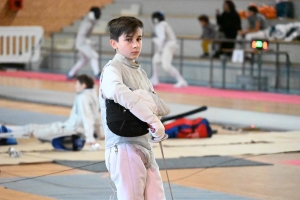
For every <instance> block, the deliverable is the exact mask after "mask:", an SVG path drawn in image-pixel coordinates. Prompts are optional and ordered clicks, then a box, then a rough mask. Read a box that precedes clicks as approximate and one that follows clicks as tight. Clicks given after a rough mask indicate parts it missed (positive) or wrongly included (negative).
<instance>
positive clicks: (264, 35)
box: [245, 29, 269, 41]
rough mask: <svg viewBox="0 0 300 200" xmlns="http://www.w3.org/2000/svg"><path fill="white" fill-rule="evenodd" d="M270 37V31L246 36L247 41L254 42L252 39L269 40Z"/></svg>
mask: <svg viewBox="0 0 300 200" xmlns="http://www.w3.org/2000/svg"><path fill="white" fill-rule="evenodd" d="M268 37H269V29H265V30H262V31H257V32H253V33H247V34H246V35H245V39H246V40H250V41H251V40H252V39H268Z"/></svg>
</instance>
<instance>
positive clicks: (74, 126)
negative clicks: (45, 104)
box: [0, 74, 103, 150]
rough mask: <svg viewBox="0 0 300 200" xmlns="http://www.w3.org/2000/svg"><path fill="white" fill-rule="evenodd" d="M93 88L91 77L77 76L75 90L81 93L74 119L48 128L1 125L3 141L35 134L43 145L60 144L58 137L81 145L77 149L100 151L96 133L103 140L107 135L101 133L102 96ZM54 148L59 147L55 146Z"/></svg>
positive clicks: (32, 125) (71, 116) (56, 123)
mask: <svg viewBox="0 0 300 200" xmlns="http://www.w3.org/2000/svg"><path fill="white" fill-rule="evenodd" d="M93 87H94V80H93V79H92V78H91V77H89V76H87V75H85V74H83V75H79V76H77V77H76V83H75V90H76V93H77V94H76V97H75V101H74V105H73V107H72V110H71V114H70V117H69V119H68V120H67V121H65V122H54V123H51V124H44V125H38V124H29V125H25V126H4V125H2V126H0V138H2V140H5V139H7V138H10V137H7V135H11V137H13V138H21V137H30V136H31V135H33V136H34V137H36V138H37V139H39V140H41V141H43V142H51V143H52V145H53V141H54V140H55V143H57V142H59V141H57V140H58V138H61V140H60V142H62V143H63V141H66V140H74V141H73V142H75V143H76V142H77V143H78V142H79V143H80V144H76V145H77V147H76V148H77V149H76V150H80V148H82V147H83V144H84V143H86V144H87V145H89V147H90V149H91V150H97V149H98V148H99V144H97V143H96V140H95V136H94V134H96V136H97V137H99V138H101V137H102V135H103V133H102V130H101V129H102V128H101V116H100V112H99V111H100V109H99V102H98V95H97V92H96V90H95V89H94V88H93ZM1 130H2V131H1ZM1 132H2V133H1ZM5 132H6V134H5ZM74 136H76V137H74ZM66 137H67V139H66ZM3 138H5V139H3ZM74 138H75V139H74ZM56 139H57V140H56ZM62 140H63V141H62ZM62 145H63V144H62ZM76 145H75V146H76ZM78 145H79V146H78ZM80 145H81V146H80ZM53 146H54V147H56V146H55V145H53ZM59 148H62V147H59ZM74 148H75V147H74ZM74 148H73V150H74Z"/></svg>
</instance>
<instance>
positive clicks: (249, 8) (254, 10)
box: [248, 6, 258, 14]
mask: <svg viewBox="0 0 300 200" xmlns="http://www.w3.org/2000/svg"><path fill="white" fill-rule="evenodd" d="M248 10H249V11H252V12H254V13H255V14H256V13H258V9H257V7H256V6H249V7H248Z"/></svg>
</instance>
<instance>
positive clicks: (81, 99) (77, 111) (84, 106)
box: [64, 89, 101, 143]
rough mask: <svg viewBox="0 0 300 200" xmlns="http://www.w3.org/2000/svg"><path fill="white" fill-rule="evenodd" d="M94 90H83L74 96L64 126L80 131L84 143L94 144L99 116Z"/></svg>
mask: <svg viewBox="0 0 300 200" xmlns="http://www.w3.org/2000/svg"><path fill="white" fill-rule="evenodd" d="M99 111H100V110H99V102H98V95H97V91H96V90H95V89H85V90H83V91H82V92H80V93H78V94H77V95H76V98H75V101H74V105H73V107H72V111H71V114H70V117H69V119H68V120H67V121H66V122H65V123H64V124H65V126H68V127H74V129H76V130H79V131H80V130H82V131H83V132H84V135H85V137H86V142H87V143H88V142H95V138H94V133H97V134H98V135H99V134H100V133H99V131H100V126H101V116H100V112H99Z"/></svg>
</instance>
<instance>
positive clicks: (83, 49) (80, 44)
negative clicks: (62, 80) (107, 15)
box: [68, 15, 100, 77]
mask: <svg viewBox="0 0 300 200" xmlns="http://www.w3.org/2000/svg"><path fill="white" fill-rule="evenodd" d="M95 24H96V20H95V19H91V17H89V15H87V16H85V18H84V19H83V20H82V22H81V24H80V26H79V30H78V33H77V37H76V42H75V47H76V49H77V50H78V51H79V54H80V59H79V60H78V61H77V63H76V64H75V65H74V66H73V68H72V69H71V70H70V72H69V73H68V76H69V77H73V76H74V75H75V74H76V72H77V71H78V70H79V69H81V68H82V67H84V66H85V65H86V64H87V63H88V61H91V67H92V69H93V73H94V75H95V76H97V75H98V74H99V72H100V71H99V63H98V62H99V61H98V58H99V55H98V53H97V52H96V51H95V50H94V49H93V47H92V41H91V40H90V36H91V34H92V32H93V29H94V27H95Z"/></svg>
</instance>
